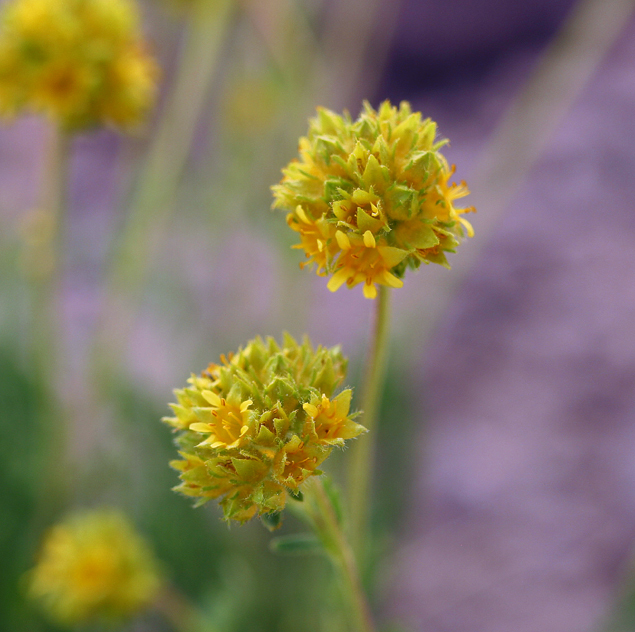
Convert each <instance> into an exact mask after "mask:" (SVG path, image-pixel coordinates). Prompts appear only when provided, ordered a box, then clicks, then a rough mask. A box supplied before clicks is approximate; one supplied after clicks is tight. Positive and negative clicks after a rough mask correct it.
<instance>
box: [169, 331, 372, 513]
mask: <svg viewBox="0 0 635 632" xmlns="http://www.w3.org/2000/svg"><path fill="white" fill-rule="evenodd" d="M345 370H346V360H345V359H344V357H343V356H342V354H341V352H340V350H339V348H338V347H334V348H332V349H325V348H324V347H318V348H317V349H313V347H312V346H311V343H310V342H309V341H308V340H307V339H305V340H304V342H303V343H302V344H298V343H297V342H296V341H295V340H294V339H293V338H292V337H291V336H289V335H285V337H284V341H283V344H282V345H281V346H280V345H278V344H277V343H276V342H275V341H274V340H273V339H272V338H267V339H266V340H262V339H261V338H256V339H254V340H252V341H250V342H249V343H247V345H246V346H245V347H244V348H241V349H240V350H239V351H238V353H236V354H233V355H230V356H229V357H225V356H221V363H220V364H210V365H209V367H208V368H207V369H206V370H205V371H203V373H202V374H201V375H200V376H195V375H192V377H191V378H190V379H189V386H188V387H186V388H184V389H180V390H176V391H175V394H176V397H177V401H178V403H177V404H171V406H172V409H173V411H174V413H175V415H176V416H175V417H170V418H166V419H164V421H165V422H167V423H168V424H170V425H171V426H172V427H173V428H174V431H175V432H176V433H177V437H176V443H177V445H178V446H179V447H180V448H181V450H180V455H181V457H182V460H178V461H173V462H172V463H171V465H172V466H173V467H174V468H175V469H176V470H178V471H179V472H180V478H181V481H182V482H181V484H180V485H179V486H178V487H176V488H175V489H176V490H177V491H179V492H181V493H182V494H185V495H187V496H193V497H195V498H198V499H199V504H202V503H204V502H206V501H207V500H209V499H211V498H220V499H221V501H220V504H221V506H222V508H223V512H224V515H225V518H226V519H227V520H237V521H239V522H245V521H246V520H249V519H250V518H252V517H253V516H254V515H256V514H272V513H277V512H279V511H281V510H282V509H283V508H284V506H285V502H286V499H287V494H288V493H290V494H292V495H297V494H298V493H299V491H300V486H301V485H302V483H303V482H304V481H305V480H306V479H307V478H309V477H311V476H314V475H317V474H321V472H320V470H319V469H318V468H319V466H320V464H321V463H322V462H323V461H324V459H326V457H327V456H328V455H329V454H330V453H331V451H332V450H333V447H334V446H343V445H344V441H345V440H346V439H351V438H353V437H356V436H358V435H359V434H361V433H362V432H365V428H364V427H363V426H360V425H359V424H357V423H355V422H354V421H353V417H354V415H351V414H350V413H349V408H350V403H351V391H350V390H345V391H342V392H340V393H339V394H338V395H335V396H334V394H333V393H334V391H335V389H336V388H337V387H338V386H339V385H340V383H341V382H342V380H343V379H344V374H345Z"/></svg>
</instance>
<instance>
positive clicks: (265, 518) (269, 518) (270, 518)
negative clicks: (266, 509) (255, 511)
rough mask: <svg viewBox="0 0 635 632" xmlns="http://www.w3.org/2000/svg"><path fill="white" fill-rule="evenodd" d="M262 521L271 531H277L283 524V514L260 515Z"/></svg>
mask: <svg viewBox="0 0 635 632" xmlns="http://www.w3.org/2000/svg"><path fill="white" fill-rule="evenodd" d="M260 521H261V522H262V524H263V525H265V527H266V528H267V529H269V531H275V530H276V529H277V528H278V527H280V525H281V524H282V512H281V511H276V512H273V513H263V514H260Z"/></svg>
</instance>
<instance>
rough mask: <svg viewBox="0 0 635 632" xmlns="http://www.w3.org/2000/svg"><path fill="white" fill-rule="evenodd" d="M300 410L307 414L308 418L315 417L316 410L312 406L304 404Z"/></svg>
mask: <svg viewBox="0 0 635 632" xmlns="http://www.w3.org/2000/svg"><path fill="white" fill-rule="evenodd" d="M302 408H304V410H305V411H306V412H307V413H308V415H309V417H314V418H315V417H317V414H318V409H317V408H316V407H315V406H314V405H313V404H304V405H303V406H302Z"/></svg>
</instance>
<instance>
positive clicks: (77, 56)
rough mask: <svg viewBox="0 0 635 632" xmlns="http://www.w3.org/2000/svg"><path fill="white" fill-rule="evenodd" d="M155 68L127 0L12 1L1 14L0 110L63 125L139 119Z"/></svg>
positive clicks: (150, 95)
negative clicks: (40, 116)
mask: <svg viewBox="0 0 635 632" xmlns="http://www.w3.org/2000/svg"><path fill="white" fill-rule="evenodd" d="M157 75H158V69H157V66H156V64H155V62H154V60H153V59H152V58H151V57H150V56H149V55H148V54H147V53H146V52H145V49H144V43H143V41H142V38H141V34H140V30H139V16H138V14H137V11H136V8H135V5H134V4H133V3H132V1H131V0H54V1H53V0H11V1H10V2H9V3H7V4H6V5H5V7H4V8H3V11H2V16H1V17H0V112H1V113H3V114H4V115H5V116H12V115H15V114H17V113H20V112H21V111H23V110H30V111H34V112H41V113H44V114H47V115H48V116H50V117H51V118H52V119H54V120H55V121H57V122H58V123H59V124H60V125H61V126H62V127H63V128H65V129H69V130H77V129H82V128H87V127H92V126H95V125H100V124H108V125H113V126H116V127H122V128H127V127H131V126H134V125H136V124H138V123H140V122H141V121H142V120H143V118H144V116H145V115H146V113H147V111H148V110H149V108H150V107H151V105H152V104H153V102H154V98H155V92H156V78H157Z"/></svg>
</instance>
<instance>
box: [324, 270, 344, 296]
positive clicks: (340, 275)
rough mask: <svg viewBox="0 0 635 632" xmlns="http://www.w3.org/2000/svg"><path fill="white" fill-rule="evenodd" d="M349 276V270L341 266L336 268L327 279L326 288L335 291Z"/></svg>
mask: <svg viewBox="0 0 635 632" xmlns="http://www.w3.org/2000/svg"><path fill="white" fill-rule="evenodd" d="M348 277H349V272H348V270H347V269H346V268H342V269H341V270H338V271H337V272H336V273H335V274H334V275H333V276H332V277H331V278H330V280H329V282H328V284H327V286H326V287H327V288H328V289H329V290H330V291H331V292H335V291H337V290H339V289H340V287H342V285H343V284H344V283H346V280H347V279H348Z"/></svg>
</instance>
